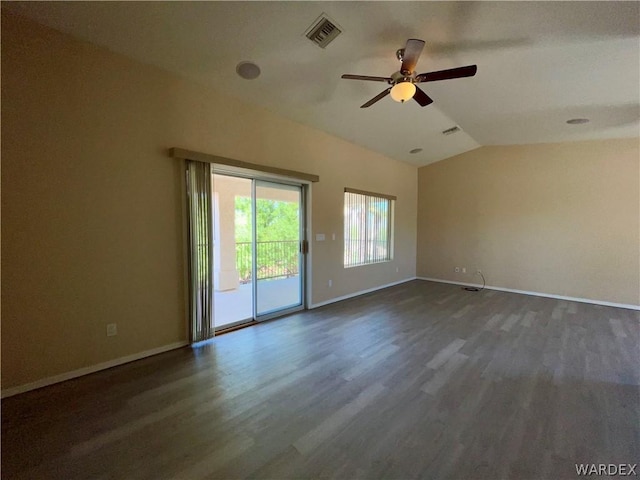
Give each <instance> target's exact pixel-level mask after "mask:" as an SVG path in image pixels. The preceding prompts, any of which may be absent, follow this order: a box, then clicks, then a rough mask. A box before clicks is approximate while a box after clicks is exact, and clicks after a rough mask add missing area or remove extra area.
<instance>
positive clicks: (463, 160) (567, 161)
mask: <svg viewBox="0 0 640 480" xmlns="http://www.w3.org/2000/svg"><path fill="white" fill-rule="evenodd" d="M418 172H419V173H418V177H419V178H418V188H419V199H418V212H419V215H418V255H417V256H418V266H417V274H418V276H422V277H431V278H438V279H444V280H453V281H460V282H470V283H478V282H479V281H481V280H480V277H478V276H474V272H475V271H476V269H478V268H479V269H481V270H482V272H483V273H484V275H485V277H486V280H487V284H488V285H492V286H499V287H506V288H512V289H518V290H526V291H533V292H541V293H551V294H555V295H565V296H572V297H581V298H587V299H592V300H600V301H609V302H616V303H625V304H634V305H638V304H640V279H639V276H640V273H639V271H640V252H639V250H640V238H639V235H640V225H639V222H640V193H639V184H640V151H639V142H638V139H637V138H636V139H625V140H606V141H590V142H577V143H563V144H544V145H523V146H496V147H482V148H479V149H477V150H474V151H472V152H468V153H465V154H462V155H458V156H456V157H452V158H450V159H447V160H444V161H442V162H438V163H435V164H432V165H429V166H426V167H422V168H420V169H419V171H418ZM455 266H460V267H463V266H464V267H466V268H467V272H468V273H467V274H466V275H464V274H462V273H460V274H456V273H454V267H455ZM469 272H470V273H469Z"/></svg>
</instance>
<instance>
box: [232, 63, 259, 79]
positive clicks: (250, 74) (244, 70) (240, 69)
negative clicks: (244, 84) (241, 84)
mask: <svg viewBox="0 0 640 480" xmlns="http://www.w3.org/2000/svg"><path fill="white" fill-rule="evenodd" d="M236 73H237V74H238V75H240V76H241V77H242V78H244V79H245V80H253V79H254V78H258V76H259V75H260V67H259V66H258V65H256V64H255V63H253V62H240V63H239V64H238V65H236Z"/></svg>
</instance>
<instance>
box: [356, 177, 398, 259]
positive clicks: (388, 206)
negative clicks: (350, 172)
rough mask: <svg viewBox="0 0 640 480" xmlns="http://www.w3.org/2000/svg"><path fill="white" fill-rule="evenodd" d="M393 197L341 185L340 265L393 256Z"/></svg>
mask: <svg viewBox="0 0 640 480" xmlns="http://www.w3.org/2000/svg"><path fill="white" fill-rule="evenodd" d="M394 199H395V197H391V196H388V195H379V194H369V193H365V192H359V191H354V190H351V189H345V192H344V266H345V267H354V266H357V265H365V264H368V263H377V262H384V261H387V260H391V259H392V258H393V248H392V247H393V244H392V233H393V232H392V224H393V220H392V216H393V201H394Z"/></svg>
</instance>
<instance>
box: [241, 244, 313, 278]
mask: <svg viewBox="0 0 640 480" xmlns="http://www.w3.org/2000/svg"><path fill="white" fill-rule="evenodd" d="M256 248H257V255H256V257H257V262H258V265H257V269H256V270H257V276H258V280H266V279H269V278H287V277H293V276H295V275H298V273H299V272H298V264H299V258H300V257H299V255H300V242H299V241H298V240H282V241H272V242H257V244H256ZM236 269H237V270H238V273H239V274H240V283H249V282H251V280H252V278H251V277H252V272H251V242H236Z"/></svg>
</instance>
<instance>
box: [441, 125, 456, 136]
mask: <svg viewBox="0 0 640 480" xmlns="http://www.w3.org/2000/svg"><path fill="white" fill-rule="evenodd" d="M459 131H460V127H459V126H457V125H456V126H455V127H451V128H447V129H446V130H443V132H442V134H443V135H451V134H453V133H456V132H459Z"/></svg>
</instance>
